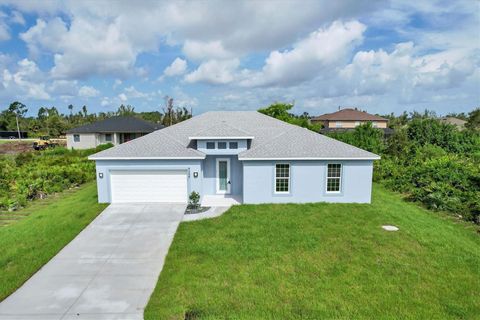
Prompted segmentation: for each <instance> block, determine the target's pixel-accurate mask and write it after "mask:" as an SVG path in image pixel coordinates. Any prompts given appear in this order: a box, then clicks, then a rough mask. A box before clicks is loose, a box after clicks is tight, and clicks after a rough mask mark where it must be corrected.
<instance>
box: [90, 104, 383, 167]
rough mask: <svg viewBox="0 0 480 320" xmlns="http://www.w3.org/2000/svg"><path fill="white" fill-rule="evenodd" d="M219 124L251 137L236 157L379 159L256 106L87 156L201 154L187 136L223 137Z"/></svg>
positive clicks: (190, 122)
mask: <svg viewBox="0 0 480 320" xmlns="http://www.w3.org/2000/svg"><path fill="white" fill-rule="evenodd" d="M221 126H225V127H226V128H228V129H231V128H234V129H235V135H238V134H239V133H243V132H244V133H246V134H248V135H249V136H252V137H254V139H252V140H251V144H250V148H249V149H248V150H246V151H243V152H241V153H240V154H239V159H240V160H266V159H282V160H283V159H285V160H288V159H290V160H293V159H311V160H313V159H361V160H374V159H379V156H377V155H375V154H373V153H371V152H368V151H365V150H362V149H359V148H357V147H354V146H351V145H349V144H346V143H343V142H340V141H338V140H335V139H332V138H329V137H327V136H324V135H321V134H319V133H316V132H313V131H311V130H307V129H305V128H302V127H299V126H295V125H291V124H289V123H286V122H283V121H280V120H277V119H274V118H272V117H269V116H266V115H264V114H261V113H259V112H256V111H215V112H213V111H212V112H207V113H204V114H201V115H199V116H195V117H193V118H191V119H189V120H186V121H183V122H180V123H178V124H175V125H173V126H170V127H166V128H164V129H162V130H159V131H154V132H152V133H150V134H148V135H145V136H143V137H140V138H137V139H135V140H132V141H129V142H126V143H124V144H120V145H117V146H115V147H113V148H110V149H107V150H104V151H101V152H99V153H96V154H94V155H92V156H90V157H89V159H92V160H108V159H125V160H127V159H204V158H205V156H206V155H205V154H204V153H203V152H200V151H198V150H196V149H195V143H194V142H192V141H191V140H190V138H191V137H192V136H195V135H197V134H198V133H202V132H209V133H208V134H211V133H212V132H214V131H215V132H217V130H218V135H219V136H222V137H223V136H224V135H225V134H226V133H225V132H224V131H222V130H220V129H219V128H218V127H221ZM212 128H214V129H212ZM209 129H211V131H209Z"/></svg>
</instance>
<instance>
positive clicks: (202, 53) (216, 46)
mask: <svg viewBox="0 0 480 320" xmlns="http://www.w3.org/2000/svg"><path fill="white" fill-rule="evenodd" d="M183 53H184V54H185V55H186V56H187V57H188V58H190V59H193V60H203V59H226V58H231V57H233V56H234V54H233V53H232V52H228V51H227V50H225V48H224V47H223V44H222V42H220V41H219V40H216V41H208V42H204V41H195V40H186V41H185V43H184V44H183Z"/></svg>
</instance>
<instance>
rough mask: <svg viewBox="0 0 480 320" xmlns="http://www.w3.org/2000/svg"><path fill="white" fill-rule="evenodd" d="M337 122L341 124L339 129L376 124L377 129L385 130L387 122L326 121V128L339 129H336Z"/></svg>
mask: <svg viewBox="0 0 480 320" xmlns="http://www.w3.org/2000/svg"><path fill="white" fill-rule="evenodd" d="M337 122H340V123H342V126H341V127H340V128H355V127H356V126H357V125H360V124H364V123H367V122H372V123H373V122H376V123H377V128H382V129H383V128H386V127H387V121H346V120H343V121H327V127H328V128H339V127H337Z"/></svg>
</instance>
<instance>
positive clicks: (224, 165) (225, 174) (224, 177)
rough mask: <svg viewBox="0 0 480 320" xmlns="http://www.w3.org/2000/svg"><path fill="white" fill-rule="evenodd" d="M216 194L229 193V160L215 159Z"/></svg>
mask: <svg viewBox="0 0 480 320" xmlns="http://www.w3.org/2000/svg"><path fill="white" fill-rule="evenodd" d="M216 171H217V179H216V180H217V193H220V194H228V193H230V186H231V185H232V184H231V183H230V159H228V158H217V170H216Z"/></svg>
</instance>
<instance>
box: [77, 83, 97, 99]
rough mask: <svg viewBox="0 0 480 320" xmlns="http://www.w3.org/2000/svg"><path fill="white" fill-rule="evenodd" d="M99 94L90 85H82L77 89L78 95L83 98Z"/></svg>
mask: <svg viewBox="0 0 480 320" xmlns="http://www.w3.org/2000/svg"><path fill="white" fill-rule="evenodd" d="M99 94H100V91H98V90H97V89H95V88H94V87H91V86H82V87H81V88H80V89H79V90H78V95H79V96H80V97H83V98H93V97H96V96H98V95H99Z"/></svg>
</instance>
